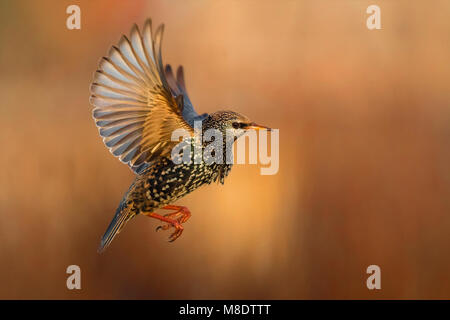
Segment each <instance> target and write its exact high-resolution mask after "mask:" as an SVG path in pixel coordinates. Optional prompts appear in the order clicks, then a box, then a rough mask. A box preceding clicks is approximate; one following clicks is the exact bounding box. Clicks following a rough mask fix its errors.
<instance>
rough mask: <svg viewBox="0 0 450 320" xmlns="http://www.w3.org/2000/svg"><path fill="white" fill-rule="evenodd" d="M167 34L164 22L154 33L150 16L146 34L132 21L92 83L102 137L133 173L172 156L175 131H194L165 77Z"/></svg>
mask: <svg viewBox="0 0 450 320" xmlns="http://www.w3.org/2000/svg"><path fill="white" fill-rule="evenodd" d="M163 32H164V26H163V25H161V26H159V27H158V29H157V30H156V32H155V34H152V26H151V20H150V19H148V20H147V21H146V22H145V24H144V27H143V33H142V34H141V33H140V31H139V28H138V26H137V25H134V26H133V27H132V29H131V32H130V36H129V38H128V37H127V36H122V37H121V38H120V40H119V43H118V44H117V46H112V47H111V49H110V50H109V52H108V55H107V57H103V58H102V59H101V60H100V63H99V67H98V70H97V71H96V72H95V74H94V80H93V83H92V84H91V98H90V102H91V104H92V105H93V106H94V110H93V117H94V120H95V124H96V125H97V126H98V128H99V133H100V136H101V137H102V138H103V142H104V143H105V145H106V147H107V148H108V149H109V150H110V152H111V153H112V154H113V155H114V156H116V157H118V158H119V159H120V161H122V162H124V163H127V164H128V165H129V166H130V167H131V169H133V170H134V171H135V172H137V170H138V169H139V168H142V165H143V164H145V163H150V162H152V161H154V160H155V159H156V158H157V157H162V156H169V155H170V152H171V150H172V148H173V146H175V145H176V144H177V143H178V141H171V136H172V132H173V131H174V130H176V129H185V130H187V131H188V132H189V133H190V134H193V129H192V127H191V126H190V125H189V123H188V122H187V121H186V120H185V118H183V113H182V110H183V106H182V105H181V106H180V105H178V103H177V100H178V99H175V98H176V95H175V96H174V95H173V92H172V91H171V86H169V83H168V81H167V79H166V74H165V70H164V67H163V62H162V57H161V44H162V38H163ZM172 78H173V75H172ZM171 81H172V80H171ZM172 84H173V83H172ZM180 93H182V94H184V92H181V91H180ZM180 101H183V99H181V100H180Z"/></svg>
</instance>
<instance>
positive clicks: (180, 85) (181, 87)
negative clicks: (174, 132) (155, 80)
mask: <svg viewBox="0 0 450 320" xmlns="http://www.w3.org/2000/svg"><path fill="white" fill-rule="evenodd" d="M165 75H166V79H167V83H168V84H169V87H170V91H171V92H172V95H174V96H175V97H179V96H182V97H183V102H184V103H183V118H184V119H185V120H186V121H187V122H188V123H189V125H190V126H191V127H193V126H194V121H197V120H203V119H204V118H205V117H206V116H207V115H208V114H206V113H204V114H202V115H198V114H197V112H195V109H194V106H193V105H192V103H191V100H190V99H189V96H188V94H187V91H186V85H185V83H184V71H183V67H182V66H179V67H178V69H177V76H176V78H175V76H174V75H173V72H172V67H171V66H170V65H169V64H167V65H166V69H165Z"/></svg>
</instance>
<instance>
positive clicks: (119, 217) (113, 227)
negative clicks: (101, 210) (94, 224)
mask: <svg viewBox="0 0 450 320" xmlns="http://www.w3.org/2000/svg"><path fill="white" fill-rule="evenodd" d="M133 216H134V215H133V214H132V213H131V212H130V207H129V206H128V205H127V204H126V199H125V198H124V199H123V200H122V201H121V202H120V205H119V207H118V208H117V210H116V214H115V215H114V218H113V219H112V221H111V223H110V224H109V226H108V228H107V229H106V232H105V234H104V235H103V238H102V241H101V242H100V246H99V247H98V249H97V252H98V253H102V252H103V251H105V249H106V248H107V247H108V246H109V245H110V243H111V241H113V239H114V237H115V236H116V235H117V234H118V233H119V232H120V230H122V228H123V227H124V226H125V224H126V223H127V222H128V220H130V219H131V218H132V217H133Z"/></svg>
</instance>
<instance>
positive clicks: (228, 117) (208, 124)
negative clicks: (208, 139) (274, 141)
mask: <svg viewBox="0 0 450 320" xmlns="http://www.w3.org/2000/svg"><path fill="white" fill-rule="evenodd" d="M210 128H213V129H218V130H220V131H221V132H222V134H223V136H224V137H225V135H226V133H227V131H229V132H231V133H232V134H233V135H234V136H235V137H236V138H239V137H240V136H242V135H243V134H244V133H245V132H246V131H247V130H251V129H253V130H260V129H267V130H269V131H270V128H268V127H265V126H262V125H259V124H256V123H254V122H252V121H251V120H250V119H249V118H247V117H246V116H244V115H242V114H239V113H237V112H234V111H216V112H214V113H211V114H210V115H209V117H208V118H207V119H205V120H204V122H203V130H205V129H210Z"/></svg>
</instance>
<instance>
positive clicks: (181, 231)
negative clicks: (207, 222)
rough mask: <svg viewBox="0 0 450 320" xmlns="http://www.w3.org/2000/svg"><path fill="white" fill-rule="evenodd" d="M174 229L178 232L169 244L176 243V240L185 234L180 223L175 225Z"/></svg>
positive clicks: (171, 236)
mask: <svg viewBox="0 0 450 320" xmlns="http://www.w3.org/2000/svg"><path fill="white" fill-rule="evenodd" d="M174 227H175V229H176V230H175V232H174V233H172V234H171V235H170V237H169V240H168V241H169V242H174V241H175V240H177V239H178V237H179V236H181V234H182V233H183V230H184V228H183V226H182V225H181V224H179V223H176V224H175V225H174Z"/></svg>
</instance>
